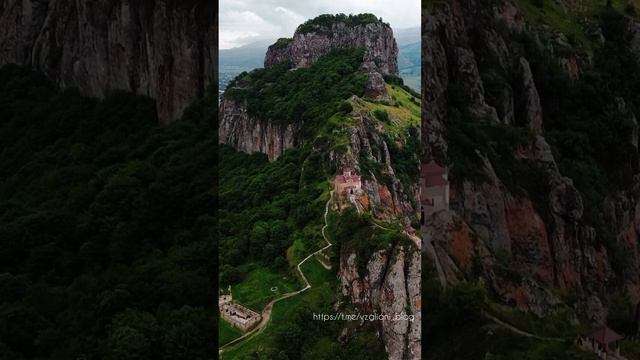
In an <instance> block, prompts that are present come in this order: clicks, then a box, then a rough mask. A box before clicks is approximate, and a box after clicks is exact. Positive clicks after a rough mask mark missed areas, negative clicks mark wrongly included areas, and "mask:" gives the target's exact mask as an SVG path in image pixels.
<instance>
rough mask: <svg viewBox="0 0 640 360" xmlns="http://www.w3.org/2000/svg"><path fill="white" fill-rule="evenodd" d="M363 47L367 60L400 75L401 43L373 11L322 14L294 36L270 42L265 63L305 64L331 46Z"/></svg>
mask: <svg viewBox="0 0 640 360" xmlns="http://www.w3.org/2000/svg"><path fill="white" fill-rule="evenodd" d="M341 48H364V49H366V52H365V55H364V60H365V61H371V62H374V63H375V64H376V65H377V66H378V68H379V69H380V70H381V72H382V73H383V74H393V75H398V46H397V44H396V40H395V38H394V37H393V31H392V30H391V27H390V26H389V24H387V23H384V22H382V19H378V18H376V17H375V16H374V15H372V14H360V15H349V16H345V15H321V16H319V17H317V18H315V19H311V20H309V21H307V22H306V23H304V24H302V25H300V26H299V27H298V29H297V30H296V32H295V33H294V35H293V38H292V39H286V38H282V39H279V40H278V41H277V42H276V43H275V44H273V45H271V46H269V49H268V50H267V54H266V56H265V59H264V66H265V67H272V66H274V65H276V64H280V63H282V62H290V63H291V64H292V66H293V67H295V68H297V67H305V66H309V65H310V64H312V63H314V62H315V61H316V60H318V59H319V58H320V57H322V56H324V55H326V54H328V53H329V51H331V50H332V49H341Z"/></svg>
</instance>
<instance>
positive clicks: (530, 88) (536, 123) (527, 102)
mask: <svg viewBox="0 0 640 360" xmlns="http://www.w3.org/2000/svg"><path fill="white" fill-rule="evenodd" d="M518 66H519V70H520V74H521V80H522V94H523V96H522V105H521V106H522V113H523V115H524V119H523V120H524V122H525V123H526V124H527V126H529V128H530V129H531V130H532V131H533V132H534V133H535V134H540V133H541V132H542V105H541V104H540V96H539V95H538V89H537V88H536V84H535V82H534V80H533V74H532V73H531V67H530V66H529V62H528V61H527V59H525V58H523V57H521V58H520V60H519V61H518Z"/></svg>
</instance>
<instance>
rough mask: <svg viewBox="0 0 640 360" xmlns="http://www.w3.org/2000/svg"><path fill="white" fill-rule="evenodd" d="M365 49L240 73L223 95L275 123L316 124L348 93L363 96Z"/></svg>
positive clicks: (334, 53) (335, 109) (331, 53)
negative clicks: (298, 64)
mask: <svg viewBox="0 0 640 360" xmlns="http://www.w3.org/2000/svg"><path fill="white" fill-rule="evenodd" d="M363 55H364V49H335V50H332V51H331V52H330V53H329V54H327V55H326V56H323V57H322V58H320V59H319V60H318V61H317V62H315V63H314V64H313V65H311V66H309V67H306V68H300V69H296V70H294V71H290V69H289V64H286V63H283V64H279V65H276V66H274V67H272V68H268V69H257V70H254V71H251V72H249V73H247V72H243V73H241V74H240V75H238V77H237V78H236V80H235V81H233V82H232V83H230V84H229V86H228V87H227V90H226V92H225V96H229V97H231V98H235V99H246V100H247V105H248V111H249V112H250V113H252V114H255V115H259V116H260V117H261V118H263V119H268V120H273V121H276V122H285V123H289V122H304V123H305V126H310V127H315V126H317V125H319V124H320V123H321V122H322V121H323V119H326V118H327V117H328V116H327V115H328V114H329V115H330V114H331V113H332V112H335V111H337V110H338V106H339V105H340V103H341V102H342V101H343V100H345V99H347V98H349V97H350V96H351V95H357V96H362V95H363V94H364V90H365V85H366V82H367V77H366V75H364V74H362V73H360V72H358V69H359V67H360V65H361V64H362V57H363Z"/></svg>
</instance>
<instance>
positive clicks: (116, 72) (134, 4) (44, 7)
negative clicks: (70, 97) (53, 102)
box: [0, 0, 218, 123]
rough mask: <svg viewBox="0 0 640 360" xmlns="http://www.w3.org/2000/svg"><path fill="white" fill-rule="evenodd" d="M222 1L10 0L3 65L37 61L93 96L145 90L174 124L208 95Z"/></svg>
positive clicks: (1, 21)
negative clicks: (193, 103)
mask: <svg viewBox="0 0 640 360" xmlns="http://www.w3.org/2000/svg"><path fill="white" fill-rule="evenodd" d="M216 23H217V6H216V5H215V3H213V2H211V3H210V2H206V1H194V0H190V1H174V0H142V1H132V0H119V1H107V0H97V1H71V0H56V1H54V0H7V1H3V3H2V4H1V5H0V66H1V65H4V64H8V63H17V64H24V65H32V66H34V67H36V68H38V69H40V70H41V71H43V72H44V73H45V74H46V75H47V76H48V77H49V78H50V79H51V80H52V81H54V82H55V83H56V84H58V85H59V86H60V87H63V88H66V87H77V88H79V89H80V90H81V91H82V92H83V93H84V94H86V95H89V96H96V97H103V96H105V94H107V93H109V92H111V91H113V90H126V91H132V92H135V93H138V94H142V95H147V96H149V97H151V98H153V99H155V100H156V102H157V112H158V118H159V119H160V121H162V122H165V123H166V122H169V121H171V120H173V119H176V118H177V117H179V116H180V115H181V113H182V111H183V110H184V109H185V107H186V106H187V105H188V104H189V103H190V102H191V101H192V100H193V99H194V98H196V97H198V96H201V95H202V94H203V93H204V90H205V86H206V85H207V84H208V83H209V82H210V81H211V80H213V78H214V76H215V75H216V72H217V69H216V64H215V62H214V60H215V59H216V57H215V56H216V55H215V52H216V44H217V38H218V34H217V29H216Z"/></svg>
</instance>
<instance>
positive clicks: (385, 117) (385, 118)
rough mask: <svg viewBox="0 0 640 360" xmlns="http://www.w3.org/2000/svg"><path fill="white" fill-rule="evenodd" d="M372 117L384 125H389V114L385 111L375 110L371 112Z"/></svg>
mask: <svg viewBox="0 0 640 360" xmlns="http://www.w3.org/2000/svg"><path fill="white" fill-rule="evenodd" d="M373 116H375V117H376V119H378V120H380V121H382V122H383V123H385V124H389V122H390V119H389V113H388V112H387V111H386V110H380V109H376V110H374V111H373Z"/></svg>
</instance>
